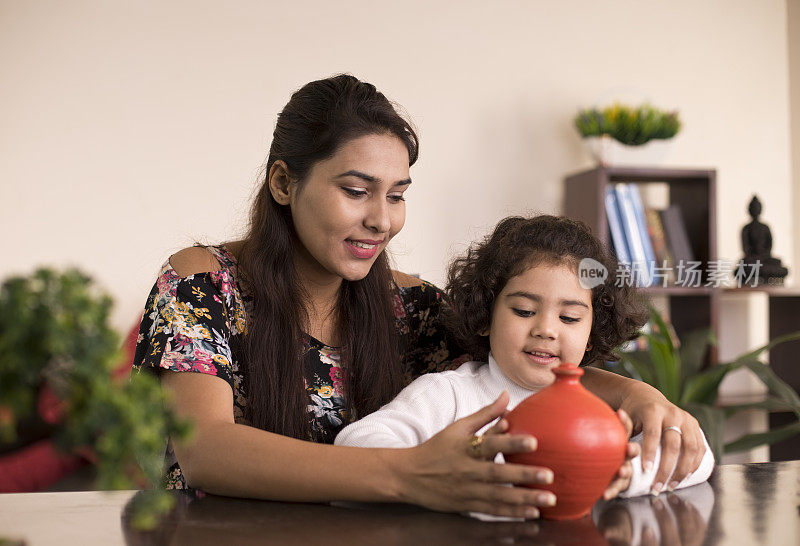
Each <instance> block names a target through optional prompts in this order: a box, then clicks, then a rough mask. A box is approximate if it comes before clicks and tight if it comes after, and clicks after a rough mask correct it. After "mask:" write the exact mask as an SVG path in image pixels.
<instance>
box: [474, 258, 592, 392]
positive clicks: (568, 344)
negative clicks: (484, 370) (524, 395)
mask: <svg viewBox="0 0 800 546" xmlns="http://www.w3.org/2000/svg"><path fill="white" fill-rule="evenodd" d="M591 330H592V292H591V290H589V289H587V288H583V287H581V285H580V283H579V282H578V275H577V274H576V272H575V271H573V269H572V267H570V266H569V265H566V264H563V265H552V264H540V265H537V266H534V267H531V268H529V269H527V270H525V271H524V272H523V273H521V274H519V275H517V276H515V277H512V278H511V279H510V280H509V281H508V283H506V285H505V287H504V288H503V290H502V291H501V292H500V294H499V296H498V297H497V299H496V300H495V303H494V307H493V309H492V324H491V328H490V332H489V336H490V337H489V345H490V346H491V349H492V356H494V359H495V361H497V365H498V366H499V367H500V369H501V370H503V372H504V373H505V374H506V376H508V378H509V379H511V380H512V381H513V382H514V383H516V384H517V385H519V386H521V387H525V388H527V389H535V388H540V387H544V386H547V385H549V384H550V383H552V382H553V381H554V380H555V374H553V372H552V371H551V370H552V369H553V368H554V367H556V366H558V365H559V364H561V363H562V362H565V363H575V364H579V363H580V361H581V360H582V359H583V354H584V352H585V351H586V349H587V343H588V342H589V333H590V332H591Z"/></svg>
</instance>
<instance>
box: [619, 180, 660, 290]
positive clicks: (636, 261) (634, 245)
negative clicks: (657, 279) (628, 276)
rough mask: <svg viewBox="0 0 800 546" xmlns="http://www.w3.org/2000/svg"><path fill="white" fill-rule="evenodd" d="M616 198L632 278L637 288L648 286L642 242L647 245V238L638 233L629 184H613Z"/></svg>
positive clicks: (649, 279)
mask: <svg viewBox="0 0 800 546" xmlns="http://www.w3.org/2000/svg"><path fill="white" fill-rule="evenodd" d="M614 192H615V193H616V196H617V205H618V207H619V214H620V220H621V224H622V228H623V230H624V231H625V239H626V241H627V242H628V252H629V254H630V259H631V271H632V276H633V278H634V279H635V281H636V284H638V285H639V286H650V283H651V280H652V279H651V277H650V274H649V271H648V267H647V263H648V261H647V254H646V253H645V243H644V240H645V239H647V240H648V243H649V240H650V238H649V236H648V235H647V233H646V232H645V233H644V234H643V233H641V232H640V229H639V220H638V218H637V216H636V210H635V207H634V199H633V197H632V196H631V192H630V185H629V184H624V183H620V184H614Z"/></svg>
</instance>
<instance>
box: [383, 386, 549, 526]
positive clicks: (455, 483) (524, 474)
mask: <svg viewBox="0 0 800 546" xmlns="http://www.w3.org/2000/svg"><path fill="white" fill-rule="evenodd" d="M507 405H508V393H507V392H506V391H503V393H502V394H501V395H500V396H499V397H498V398H497V400H495V401H494V402H493V403H491V404H489V405H488V406H486V407H484V408H482V409H480V410H478V411H477V412H475V413H473V414H472V415H469V416H467V417H464V418H463V419H459V420H458V421H456V422H455V423H453V424H452V425H450V426H448V427H447V428H445V429H444V430H443V431H441V432H440V433H439V434H437V435H436V436H434V437H433V438H431V439H430V440H428V441H427V442H425V443H423V444H420V445H419V446H417V447H414V448H410V449H406V450H398V455H399V457H400V459H399V463H398V464H399V468H398V470H399V471H400V479H401V488H402V489H401V498H402V500H403V501H405V502H411V503H414V504H419V505H422V506H425V507H427V508H431V509H433V510H439V511H443V512H460V511H472V512H483V513H486V514H492V515H496V516H511V517H523V518H536V517H539V510H538V508H537V507H538V506H553V505H554V504H555V495H553V494H552V493H550V492H549V491H544V490H537V489H530V488H528V487H513V486H512V487H509V484H529V485H531V484H546V483H551V482H552V481H553V472H552V471H551V470H549V469H546V468H541V467H533V466H528V465H518V464H497V463H494V462H492V460H493V459H494V457H495V456H496V455H497V454H498V453H500V452H503V453H524V452H528V451H534V450H535V449H536V439H535V438H533V437H532V436H524V435H508V434H499V432H500V430H499V429H498V427H497V425H496V426H495V427H493V429H492V432H491V433H487V434H486V435H484V436H483V437H482V440H480V441H479V442H473V441H472V440H473V437H474V435H475V433H476V432H477V431H478V430H480V429H481V428H483V427H484V426H485V425H486V424H488V423H491V422H492V421H493V420H495V419H497V418H498V417H500V416H502V415H503V414H504V413H505V410H506V406H507ZM507 426H508V424H507V423H506V427H507Z"/></svg>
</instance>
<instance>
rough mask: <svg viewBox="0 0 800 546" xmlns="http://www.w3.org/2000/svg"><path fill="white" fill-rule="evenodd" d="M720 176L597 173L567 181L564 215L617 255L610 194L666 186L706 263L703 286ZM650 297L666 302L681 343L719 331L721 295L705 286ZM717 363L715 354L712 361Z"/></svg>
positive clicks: (713, 244)
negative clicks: (698, 333)
mask: <svg viewBox="0 0 800 546" xmlns="http://www.w3.org/2000/svg"><path fill="white" fill-rule="evenodd" d="M716 178H717V175H716V171H714V170H712V169H659V168H649V167H596V168H594V169H591V170H588V171H582V172H579V173H575V174H572V175H569V176H567V177H566V179H565V184H564V190H565V193H564V207H563V210H564V215H566V216H569V217H570V218H575V219H577V220H581V221H583V222H585V223H586V224H587V225H588V226H589V227H590V228H591V229H592V231H593V232H594V234H595V235H596V236H597V237H598V238H599V239H600V240H601V241H603V243H605V244H606V245H608V247H609V248H611V249H612V250H613V245H611V241H610V237H609V229H608V219H607V217H606V207H605V194H606V188H608V186H609V185H611V184H616V183H621V182H625V183H632V184H655V183H658V184H666V185H667V187H668V194H669V197H668V199H669V204H673V203H676V204H678V205H679V206H680V207H681V210H682V212H683V219H684V222H685V224H686V231H687V234H688V235H689V240H690V242H691V244H692V250H693V251H694V254H695V259H696V260H697V261H700V262H702V270H703V277H702V281H701V284H702V283H705V281H706V275H705V272H706V269H707V264H708V263H709V262H710V261H713V260H716V259H717V233H716V231H717V228H716V225H717V215H716ZM642 291H643V292H644V293H645V294H646V295H648V296H663V297H666V298H667V302H668V306H669V315H670V320H671V322H672V325H673V327H674V328H675V333H676V334H677V335H678V336H679V337H680V336H682V335H684V334H686V333H688V332H691V331H692V330H696V329H698V328H711V329H712V330H713V331H714V332H715V333H716V332H718V331H719V322H718V321H719V291H718V290H715V289H713V288H711V287H707V286H702V285H701V286H698V287H683V286H666V287H662V286H654V287H648V288H643V289H642ZM708 361H709V362H714V361H716V350H713V349H712V351H711V352H710V354H709V355H708Z"/></svg>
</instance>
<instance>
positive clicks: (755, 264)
mask: <svg viewBox="0 0 800 546" xmlns="http://www.w3.org/2000/svg"><path fill="white" fill-rule="evenodd" d="M747 210H748V212H749V213H750V217H751V218H752V221H751V222H750V223H749V224H747V225H746V226H744V227H743V228H742V250H744V258H742V262H743V263H742V264H741V265H740V267H739V272H738V275H742V279H747V278H748V277H749V276H751V275H752V277H758V279H757V280H758V282H759V283H764V284H783V279H784V278H785V277H786V275H788V274H789V270H788V269H786V268H785V267H783V265H782V264H781V261H780V260H779V259H778V258H774V257H772V232H771V231H770V229H769V226H768V225H767V224H764V223H762V222H759V221H758V216H759V215H760V214H761V201H759V200H758V197H756V196H755V195H754V196H753V199H752V200H750V206H749V207H748V209H747ZM752 280H753V281H755V280H756V279H755V278H753V279H752Z"/></svg>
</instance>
